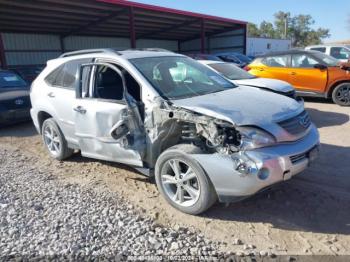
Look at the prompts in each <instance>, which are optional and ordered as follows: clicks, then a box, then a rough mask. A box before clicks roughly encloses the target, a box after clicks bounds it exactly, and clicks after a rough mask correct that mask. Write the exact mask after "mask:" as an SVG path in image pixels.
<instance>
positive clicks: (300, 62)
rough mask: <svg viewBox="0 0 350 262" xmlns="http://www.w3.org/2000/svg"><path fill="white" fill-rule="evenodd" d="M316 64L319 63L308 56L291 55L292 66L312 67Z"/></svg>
mask: <svg viewBox="0 0 350 262" xmlns="http://www.w3.org/2000/svg"><path fill="white" fill-rule="evenodd" d="M316 64H319V62H317V61H316V60H315V59H313V58H311V57H310V56H307V55H304V54H300V55H293V56H292V67H300V68H313V67H314V65H316Z"/></svg>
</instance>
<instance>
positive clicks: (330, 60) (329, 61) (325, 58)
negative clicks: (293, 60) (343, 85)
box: [313, 52, 339, 66]
mask: <svg viewBox="0 0 350 262" xmlns="http://www.w3.org/2000/svg"><path fill="white" fill-rule="evenodd" d="M313 56H314V57H316V58H317V59H318V60H321V61H322V62H323V63H324V65H326V66H337V65H338V64H339V61H338V60H337V59H335V58H334V57H331V56H329V55H326V54H324V53H321V52H315V53H314V54H313Z"/></svg>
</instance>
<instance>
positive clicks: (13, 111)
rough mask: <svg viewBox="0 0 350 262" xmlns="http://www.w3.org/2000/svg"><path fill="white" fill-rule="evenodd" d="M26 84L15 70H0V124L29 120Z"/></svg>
mask: <svg viewBox="0 0 350 262" xmlns="http://www.w3.org/2000/svg"><path fill="white" fill-rule="evenodd" d="M30 107H31V105H30V98H29V86H28V84H27V83H26V82H25V81H24V80H23V79H22V78H21V77H20V76H19V75H18V74H16V73H15V72H12V71H9V70H0V126H3V125H7V124H12V123H17V122H21V121H26V120H30V113H29V111H30Z"/></svg>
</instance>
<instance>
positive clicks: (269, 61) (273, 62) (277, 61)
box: [262, 55, 288, 67]
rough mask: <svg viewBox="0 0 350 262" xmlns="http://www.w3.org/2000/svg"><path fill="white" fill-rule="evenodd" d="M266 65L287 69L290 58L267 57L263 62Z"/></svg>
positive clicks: (284, 56) (285, 56)
mask: <svg viewBox="0 0 350 262" xmlns="http://www.w3.org/2000/svg"><path fill="white" fill-rule="evenodd" d="M262 62H263V63H264V64H265V65H267V66H271V67H287V65H288V56H287V55H283V56H271V57H266V58H264V59H263V61H262Z"/></svg>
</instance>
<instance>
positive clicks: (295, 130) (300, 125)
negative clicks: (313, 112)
mask: <svg viewBox="0 0 350 262" xmlns="http://www.w3.org/2000/svg"><path fill="white" fill-rule="evenodd" d="M278 124H279V125H280V126H281V127H282V128H284V129H285V130H286V131H287V132H288V133H289V134H292V135H299V134H301V133H303V132H305V131H306V130H307V129H308V128H309V126H310V125H311V120H310V117H309V115H308V113H307V112H306V111H303V112H302V113H300V114H299V115H297V116H295V117H292V118H289V119H287V120H283V121H281V122H278Z"/></svg>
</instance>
